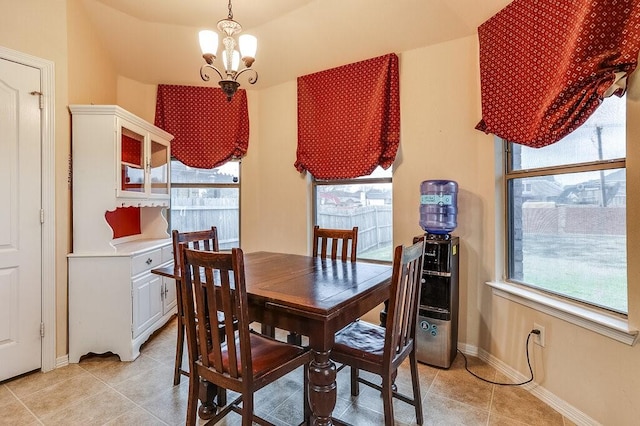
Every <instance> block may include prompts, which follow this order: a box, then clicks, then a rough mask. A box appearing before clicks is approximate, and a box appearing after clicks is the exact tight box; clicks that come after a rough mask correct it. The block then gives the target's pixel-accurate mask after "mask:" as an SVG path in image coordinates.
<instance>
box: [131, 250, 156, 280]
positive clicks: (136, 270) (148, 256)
mask: <svg viewBox="0 0 640 426" xmlns="http://www.w3.org/2000/svg"><path fill="white" fill-rule="evenodd" d="M160 264H162V250H161V249H157V250H153V251H148V252H146V253H143V254H139V255H137V256H133V259H132V260H131V275H132V276H135V275H138V274H140V273H142V272H144V271H148V270H149V269H152V268H155V267H157V266H159V265H160Z"/></svg>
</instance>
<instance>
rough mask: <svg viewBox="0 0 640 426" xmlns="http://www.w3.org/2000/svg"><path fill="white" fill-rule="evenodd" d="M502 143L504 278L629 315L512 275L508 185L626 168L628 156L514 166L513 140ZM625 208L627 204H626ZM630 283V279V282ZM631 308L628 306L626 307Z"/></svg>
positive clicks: (542, 291) (513, 264) (512, 241)
mask: <svg viewBox="0 0 640 426" xmlns="http://www.w3.org/2000/svg"><path fill="white" fill-rule="evenodd" d="M501 141H502V147H503V153H504V160H503V164H504V187H503V191H504V218H505V220H504V235H505V239H504V247H505V252H504V271H503V273H504V277H505V281H506V282H508V283H514V284H518V285H520V286H523V287H526V288H529V289H532V290H534V291H536V292H541V293H545V294H548V295H550V296H552V297H555V298H560V299H566V300H568V301H571V303H576V304H579V305H584V306H587V307H590V308H595V309H601V310H603V311H607V312H611V313H613V314H614V315H622V316H624V317H625V318H626V317H627V315H628V312H619V311H617V310H614V309H612V308H608V307H606V306H601V305H596V304H595V303H590V302H588V301H585V300H578V299H576V298H572V297H571V296H570V295H567V294H563V293H559V292H553V291H551V290H548V289H544V288H540V287H538V286H536V285H535V284H534V283H526V282H523V281H519V280H517V279H514V278H512V275H513V271H514V268H515V259H513V256H512V253H513V250H514V245H515V244H514V235H513V226H512V225H511V218H512V217H513V214H514V213H513V203H512V199H511V197H510V191H509V186H510V182H511V181H513V180H516V179H523V178H529V177H538V176H554V175H562V174H567V173H581V172H594V171H596V172H599V171H606V170H612V169H624V170H626V157H625V158H614V159H607V160H601V161H589V162H582V163H572V164H562V165H557V166H545V167H537V168H529V169H518V170H514V169H513V149H512V147H513V142H509V141H507V140H506V139H502V140H501ZM625 210H626V206H625ZM628 285H629V283H628V280H627V286H628ZM627 311H628V309H627Z"/></svg>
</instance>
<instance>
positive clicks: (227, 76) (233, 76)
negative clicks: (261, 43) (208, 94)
mask: <svg viewBox="0 0 640 426" xmlns="http://www.w3.org/2000/svg"><path fill="white" fill-rule="evenodd" d="M228 8H229V16H228V17H227V19H223V20H221V21H219V22H218V31H220V32H221V33H222V34H223V36H224V37H223V39H222V45H223V46H224V50H223V51H222V53H221V55H222V64H223V66H224V74H223V73H222V72H220V70H219V69H218V68H216V67H215V66H214V65H213V61H214V60H215V59H216V52H217V51H218V33H216V32H214V31H211V30H203V31H200V49H201V50H202V57H203V58H204V60H205V62H206V64H204V65H203V66H202V67H201V68H200V77H202V79H203V80H204V81H209V79H210V77H209V75H208V74H207V69H212V70H214V71H215V72H217V73H218V75H219V76H220V81H219V82H218V84H219V85H220V87H221V88H222V91H223V92H224V93H225V95H227V101H231V98H233V95H234V94H235V93H236V91H237V90H238V87H240V83H238V82H237V79H238V77H239V76H240V75H241V74H244V73H245V72H247V71H252V72H253V74H254V75H253V76H249V78H248V81H249V83H250V84H255V82H256V81H258V73H257V72H256V71H255V70H254V69H252V68H251V65H252V64H253V62H254V61H255V56H256V49H257V46H258V41H257V39H256V38H255V37H254V36H252V35H249V34H243V35H241V36H240V37H238V42H239V43H238V44H239V46H240V52H238V51H237V50H236V44H237V43H236V40H235V39H234V38H233V36H234V35H236V34H238V33H239V32H241V31H242V26H241V25H240V24H239V23H238V22H236V21H234V20H233V11H232V10H231V0H229V6H228ZM241 54H242V57H240V55H241ZM240 59H242V63H243V64H244V66H245V68H243V69H242V70H240V71H238V67H239V65H240Z"/></svg>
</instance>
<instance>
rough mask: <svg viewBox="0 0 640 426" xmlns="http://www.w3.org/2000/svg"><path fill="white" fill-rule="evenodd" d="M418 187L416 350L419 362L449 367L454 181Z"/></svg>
mask: <svg viewBox="0 0 640 426" xmlns="http://www.w3.org/2000/svg"><path fill="white" fill-rule="evenodd" d="M420 189H421V197H420V226H421V227H422V229H424V230H425V231H426V232H427V233H426V234H425V235H424V238H425V250H424V262H423V270H422V288H421V294H420V306H419V308H418V316H417V318H418V320H417V321H418V322H417V326H416V346H417V348H416V353H417V359H418V361H420V362H423V363H425V364H429V365H433V366H436V367H441V368H449V367H450V366H451V363H452V362H453V360H454V359H455V357H456V353H457V350H458V298H459V296H458V269H459V252H460V250H459V239H458V237H455V236H452V235H451V234H450V233H451V232H452V231H453V230H454V229H455V228H456V226H457V190H458V185H457V183H456V182H454V181H447V180H431V181H425V182H422V185H421V187H420ZM418 238H420V237H416V239H418Z"/></svg>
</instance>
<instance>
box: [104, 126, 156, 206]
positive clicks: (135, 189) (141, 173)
mask: <svg viewBox="0 0 640 426" xmlns="http://www.w3.org/2000/svg"><path fill="white" fill-rule="evenodd" d="M117 123H118V132H117V134H116V138H117V139H116V143H117V149H116V153H117V155H118V158H119V160H120V162H119V167H120V170H119V173H118V182H117V185H118V187H117V195H118V196H119V197H144V196H146V182H147V179H146V167H145V166H146V161H145V134H146V132H145V131H144V130H143V129H140V128H138V127H137V126H134V125H132V124H129V123H127V122H125V121H124V120H117ZM105 160H106V159H105Z"/></svg>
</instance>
